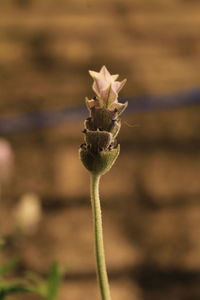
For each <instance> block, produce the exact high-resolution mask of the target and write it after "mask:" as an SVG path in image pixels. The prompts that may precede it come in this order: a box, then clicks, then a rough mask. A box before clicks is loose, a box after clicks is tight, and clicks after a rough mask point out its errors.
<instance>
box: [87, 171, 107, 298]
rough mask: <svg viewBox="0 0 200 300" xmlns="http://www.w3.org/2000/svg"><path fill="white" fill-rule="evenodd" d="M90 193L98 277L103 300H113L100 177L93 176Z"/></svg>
mask: <svg viewBox="0 0 200 300" xmlns="http://www.w3.org/2000/svg"><path fill="white" fill-rule="evenodd" d="M90 180H91V181H90V193H91V204H92V214H93V226H94V236H95V252H96V264H97V277H98V282H99V287H100V292H101V299H102V300H111V296H110V288H109V282H108V276H107V271H106V262H105V254H104V243H103V228H102V217H101V204H100V199H99V180H100V176H97V175H93V174H92V175H91V179H90Z"/></svg>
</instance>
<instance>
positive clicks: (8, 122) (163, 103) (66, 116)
mask: <svg viewBox="0 0 200 300" xmlns="http://www.w3.org/2000/svg"><path fill="white" fill-rule="evenodd" d="M125 100H128V102H129V105H128V109H127V111H126V113H128V114H134V113H139V112H148V111H155V110H165V109H174V108H179V107H184V106H190V105H199V104H200V89H198V88H197V89H192V90H188V91H184V92H177V93H173V94H164V95H155V96H153V95H143V96H135V97H134V98H129V99H125ZM122 102H123V101H122ZM87 116H88V112H87V109H86V108H85V105H79V106H76V107H68V108H64V109H60V110H52V111H50V110H49V111H40V112H32V113H27V114H22V115H16V116H6V117H1V118H0V135H9V134H14V133H17V132H24V131H29V130H34V129H40V128H47V127H53V126H57V125H61V124H66V123H69V122H75V121H78V120H83V119H85V118H86V117H87Z"/></svg>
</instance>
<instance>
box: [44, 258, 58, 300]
mask: <svg viewBox="0 0 200 300" xmlns="http://www.w3.org/2000/svg"><path fill="white" fill-rule="evenodd" d="M60 281H61V273H60V270H59V267H58V264H57V263H56V262H55V263H53V264H52V266H51V270H50V275H49V280H48V291H47V293H48V294H47V299H48V300H56V299H57V295H58V289H59V286H60Z"/></svg>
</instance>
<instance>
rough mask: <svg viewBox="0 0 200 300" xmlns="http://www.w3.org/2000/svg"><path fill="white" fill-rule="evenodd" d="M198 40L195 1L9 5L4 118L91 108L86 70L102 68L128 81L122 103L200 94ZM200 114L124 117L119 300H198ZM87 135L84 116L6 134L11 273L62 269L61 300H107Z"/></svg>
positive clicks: (2, 70) (113, 214) (3, 231)
mask: <svg viewBox="0 0 200 300" xmlns="http://www.w3.org/2000/svg"><path fill="white" fill-rule="evenodd" d="M199 33H200V2H199V1H197V0H196V1H195V0H188V1H187V0H182V1H181V0H173V1H170V0H167V1H164V0H163V1H162V0H152V1H149V0H144V1H140V0H132V1H131V0H110V1H106V0H101V1H100V0H97V1H94V0H57V1H53V0H1V2H0V99H1V100H0V118H1V119H2V118H4V117H8V116H9V117H12V116H13V117H15V116H18V115H20V114H28V113H32V112H34V113H37V112H43V111H46V110H50V111H51V112H52V111H55V110H58V109H65V108H67V107H72V106H76V105H79V104H82V103H83V102H84V97H85V96H89V97H91V96H93V93H92V90H91V83H92V81H91V79H90V78H89V75H88V69H93V70H96V71H98V70H99V69H100V67H101V66H102V65H104V64H105V65H106V66H107V68H108V69H109V70H110V71H111V72H112V73H114V74H115V73H119V74H120V79H123V78H127V79H128V82H127V84H126V86H125V88H124V89H123V91H122V93H121V98H133V97H134V96H138V95H144V94H152V95H156V94H162V93H173V92H179V91H183V90H184V89H190V88H191V89H192V88H196V87H198V86H199V83H200V82H199V81H200V80H199V78H200V67H199V61H200V35H199ZM130 101H131V100H130ZM199 113H200V107H199V106H189V107H179V108H177V109H173V110H172V109H171V110H170V109H168V110H162V111H151V112H140V113H138V114H130V113H129V114H127V115H124V117H123V126H122V129H121V133H120V137H119V139H120V143H121V155H120V157H119V159H118V161H117V163H116V164H115V166H114V167H113V169H112V170H111V172H110V173H109V174H108V175H106V176H105V177H104V178H103V179H102V184H101V197H102V207H103V219H104V231H105V243H106V256H107V265H108V270H109V276H110V279H111V289H112V295H113V299H114V300H124V299H126V300H168V299H170V300H199V299H200V203H199V200H200V151H199V146H200V137H199V131H200V117H199ZM40 121H41V120H40ZM82 127H83V120H82V117H81V115H80V118H78V120H77V119H76V120H74V121H73V120H70V122H69V120H67V119H66V122H64V123H63V124H58V125H57V126H54V127H52V128H43V125H42V122H41V124H40V125H39V126H38V129H35V130H31V131H30V130H29V131H26V130H21V131H19V132H15V131H14V129H13V133H10V134H5V135H4V138H5V139H6V140H7V141H8V142H10V145H11V147H12V149H13V151H14V166H13V171H12V176H11V177H9V176H8V177H9V178H7V179H6V180H4V181H2V184H1V201H0V235H1V236H2V237H4V239H5V243H6V245H5V247H4V248H3V249H2V251H1V252H0V263H1V262H4V261H6V260H9V259H10V258H11V257H13V256H15V257H18V258H19V259H20V266H21V267H20V269H19V274H22V273H23V271H24V270H31V271H34V272H39V273H40V274H41V275H42V276H45V275H46V274H47V273H48V270H49V267H50V265H51V263H52V261H55V260H57V261H58V262H59V263H60V265H61V266H62V267H63V268H64V270H65V276H64V281H63V284H62V287H61V289H60V296H59V300H80V299H81V300H82V299H98V290H97V286H96V279H95V260H94V253H93V236H92V220H91V209H90V202H89V176H88V173H87V172H86V171H85V170H84V168H83V167H82V165H81V164H80V162H79V159H78V154H77V153H78V147H79V144H80V143H81V142H82V140H83V136H82V133H81V130H82ZM24 199H25V200H24ZM24 203H28V204H27V205H25V204H24ZM29 204H30V205H29ZM24 205H25V208H24ZM30 207H31V211H30ZM27 214H28V217H27ZM31 220H32V221H31ZM29 221H30V222H29ZM31 222H32V223H31ZM20 272H21V273H20ZM31 297H32V298H31ZM26 298H27V296H25V297H24V296H21V295H20V297H19V299H20V300H21V299H26ZM14 299H17V298H16V297H14ZM29 299H32V300H37V299H38V300H39V297H38V296H32V295H30V296H29Z"/></svg>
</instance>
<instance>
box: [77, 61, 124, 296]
mask: <svg viewBox="0 0 200 300" xmlns="http://www.w3.org/2000/svg"><path fill="white" fill-rule="evenodd" d="M89 73H90V75H91V76H92V78H93V80H94V82H93V86H92V88H93V91H94V92H95V94H96V96H95V97H94V98H93V99H91V100H89V99H88V98H86V105H87V107H88V109H89V113H90V115H89V118H87V119H86V120H85V123H84V126H85V128H84V130H83V133H84V140H85V141H84V143H83V144H82V145H81V146H80V150H79V156H80V159H81V161H82V163H83V165H84V166H85V167H86V169H87V170H88V171H89V172H90V173H91V177H90V193H91V205H92V212H93V224H94V235H95V251H96V264H97V277H98V281H99V286H100V292H101V298H102V300H111V296H110V288H109V282H108V276H107V271H106V263H105V254H104V244H103V229H102V218H101V205H100V199H99V180H100V177H101V176H102V175H104V174H105V173H107V172H108V171H109V170H110V168H111V167H112V166H113V164H114V163H115V161H116V159H117V157H118V155H119V152H120V145H119V144H118V143H117V139H116V138H117V135H118V133H119V130H120V127H121V122H120V115H121V114H122V112H123V111H124V110H125V108H126V107H127V102H126V103H119V102H118V93H119V91H120V90H121V88H122V87H123V86H124V84H125V83H126V79H124V80H123V81H121V82H120V81H116V80H117V78H118V75H111V74H110V73H109V72H108V70H107V69H106V67H105V66H103V67H102V68H101V70H100V72H94V71H89Z"/></svg>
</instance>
